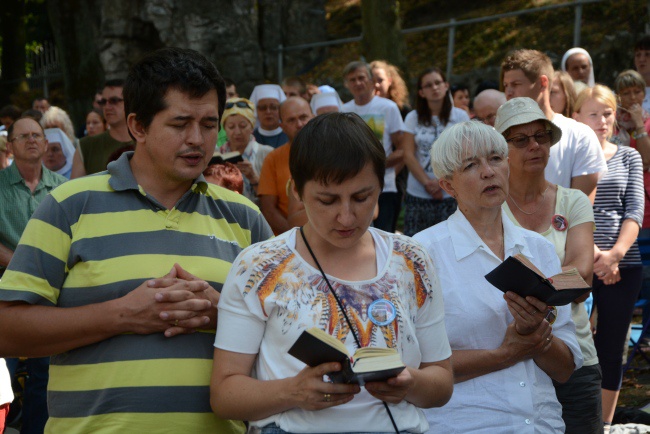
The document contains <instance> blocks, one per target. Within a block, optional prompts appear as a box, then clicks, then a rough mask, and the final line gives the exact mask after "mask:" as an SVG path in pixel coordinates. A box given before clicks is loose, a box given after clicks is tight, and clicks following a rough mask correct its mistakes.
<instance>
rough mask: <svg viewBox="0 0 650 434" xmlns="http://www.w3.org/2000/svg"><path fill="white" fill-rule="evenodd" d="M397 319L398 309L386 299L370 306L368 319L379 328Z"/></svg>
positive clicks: (374, 302) (376, 301) (381, 299)
mask: <svg viewBox="0 0 650 434" xmlns="http://www.w3.org/2000/svg"><path fill="white" fill-rule="evenodd" d="M396 317H397V309H396V308H395V305H394V304H393V303H392V302H391V301H390V300H386V299H384V298H380V299H379V300H375V301H373V302H372V303H370V306H368V318H370V321H372V322H373V324H375V325H378V326H385V325H388V324H390V323H392V322H393V321H395V318H396Z"/></svg>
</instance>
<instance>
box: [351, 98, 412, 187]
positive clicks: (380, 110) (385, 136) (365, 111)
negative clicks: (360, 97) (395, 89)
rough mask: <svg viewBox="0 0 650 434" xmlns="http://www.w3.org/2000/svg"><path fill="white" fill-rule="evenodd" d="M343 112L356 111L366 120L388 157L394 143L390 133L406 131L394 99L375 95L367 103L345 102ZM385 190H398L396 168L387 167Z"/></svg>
mask: <svg viewBox="0 0 650 434" xmlns="http://www.w3.org/2000/svg"><path fill="white" fill-rule="evenodd" d="M341 111H342V112H352V113H356V114H358V115H359V116H361V118H362V119H363V120H364V121H366V124H368V126H369V127H370V129H371V130H372V131H373V132H374V133H375V135H376V136H377V138H379V139H380V140H381V141H382V145H384V150H385V151H386V157H388V156H389V155H390V154H391V153H392V152H393V143H392V142H391V140H390V135H391V134H393V133H396V132H398V131H404V122H403V121H402V115H401V114H400V112H399V108H398V107H397V104H395V103H394V102H393V101H391V100H389V99H387V98H382V97H380V96H374V97H373V98H372V99H371V100H370V102H369V103H368V104H366V105H357V104H356V103H355V102H354V100H352V101H348V102H346V103H345V104H343V108H342V109H341ZM383 191H384V192H396V191H397V186H396V185H395V168H394V167H387V168H386V173H385V175H384V190H383Z"/></svg>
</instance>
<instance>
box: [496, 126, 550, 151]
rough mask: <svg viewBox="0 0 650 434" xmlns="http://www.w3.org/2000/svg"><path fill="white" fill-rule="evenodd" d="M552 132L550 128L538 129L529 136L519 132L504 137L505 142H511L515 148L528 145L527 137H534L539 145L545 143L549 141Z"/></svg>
mask: <svg viewBox="0 0 650 434" xmlns="http://www.w3.org/2000/svg"><path fill="white" fill-rule="evenodd" d="M552 134H553V132H552V131H551V130H547V131H538V132H536V133H535V134H532V135H530V136H526V135H524V134H521V135H519V136H515V137H510V138H509V139H506V142H508V143H511V144H512V146H514V147H515V148H525V147H526V146H528V140H529V139H535V141H536V142H537V143H538V144H539V145H545V144H547V143H550V141H551V135H552Z"/></svg>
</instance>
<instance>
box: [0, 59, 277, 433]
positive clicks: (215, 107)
mask: <svg viewBox="0 0 650 434" xmlns="http://www.w3.org/2000/svg"><path fill="white" fill-rule="evenodd" d="M124 99H125V108H126V113H127V124H128V127H129V131H130V133H131V135H132V136H133V138H134V140H135V142H136V144H137V146H136V150H135V152H134V153H133V152H129V153H126V154H124V155H122V156H121V157H120V159H119V160H117V161H115V162H113V163H111V164H110V165H109V166H108V170H107V171H106V172H101V173H99V174H97V175H93V176H89V177H84V178H80V179H77V180H73V181H71V182H68V183H66V184H64V185H63V186H61V187H60V188H57V189H56V190H54V191H53V192H52V194H51V195H50V196H48V197H47V198H45V199H44V200H43V202H42V204H41V206H40V207H39V208H38V209H37V210H36V212H35V213H34V215H33V217H32V219H31V220H30V221H29V223H28V225H27V228H26V230H25V233H24V235H23V238H22V239H21V242H20V244H19V245H18V247H17V249H16V252H15V254H14V256H13V259H12V261H11V263H10V264H9V267H8V269H7V272H6V273H5V275H4V277H3V280H2V281H1V282H0V357H1V356H29V357H42V356H47V355H52V358H51V367H50V384H49V387H48V405H49V411H50V419H49V421H48V423H47V426H46V432H51V433H59V432H66V433H76V432H93V433H124V432H152V433H154V432H155V433H163V432H170V433H171V432H173V433H178V432H220V433H223V432H227V433H239V432H244V426H243V424H242V423H241V422H236V421H225V420H220V419H218V418H216V416H215V415H214V414H213V413H212V411H211V409H210V396H209V383H210V374H211V366H212V353H213V348H212V344H213V341H214V331H215V327H216V314H217V311H216V303H217V300H218V298H219V291H220V290H221V286H222V284H223V282H224V280H225V278H226V275H227V274H228V272H229V269H230V265H231V263H232V261H233V260H234V259H235V257H236V256H237V255H238V254H239V252H240V251H242V250H243V249H244V248H246V247H247V246H249V245H251V244H253V243H256V242H258V241H261V240H265V239H268V238H269V237H271V236H272V233H271V230H270V228H269V226H268V224H267V223H266V221H265V220H264V219H263V217H262V216H261V214H260V213H259V210H258V209H257V208H256V207H255V206H254V205H253V204H252V203H251V202H249V201H248V200H247V199H246V198H244V197H243V196H241V195H238V194H236V193H233V192H230V191H227V190H225V189H223V188H220V187H217V186H214V185H211V184H208V183H207V182H206V181H205V179H204V178H203V176H202V175H201V173H202V171H203V170H204V169H205V167H206V165H207V163H208V161H209V160H210V158H211V157H212V153H213V150H214V147H215V144H216V140H217V133H218V130H219V118H220V116H221V114H222V113H223V109H224V104H225V100H226V98H225V86H224V82H223V79H222V78H221V76H220V75H219V73H218V71H217V69H216V68H215V67H214V65H212V64H211V63H210V62H209V61H208V60H207V59H206V58H205V57H203V56H202V55H200V54H198V53H197V52H195V51H192V50H183V49H173V48H165V49H161V50H158V51H156V52H154V53H152V54H150V55H148V56H147V57H145V58H144V59H142V60H141V61H140V62H138V63H137V64H136V65H135V66H134V67H133V68H132V69H131V72H130V73H129V76H128V78H127V80H126V83H125V86H124ZM195 276H196V277H195Z"/></svg>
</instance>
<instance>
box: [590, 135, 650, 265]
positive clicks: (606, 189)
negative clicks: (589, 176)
mask: <svg viewBox="0 0 650 434" xmlns="http://www.w3.org/2000/svg"><path fill="white" fill-rule="evenodd" d="M644 206H645V196H644V190H643V163H642V161H641V155H639V153H638V152H637V150H636V149H632V148H629V147H627V146H618V149H617V151H616V153H615V154H614V155H613V156H612V158H610V159H609V161H607V173H606V174H605V176H603V178H602V179H601V180H600V181H599V182H598V187H597V190H596V200H595V201H594V217H595V220H596V231H595V232H594V242H595V243H596V245H597V246H598V248H599V249H600V250H610V249H611V248H612V247H613V246H614V244H616V240H617V239H618V235H619V232H620V231H621V226H622V224H623V221H624V220H625V219H632V220H634V221H635V222H637V223H638V224H639V227H641V223H642V222H643V209H644ZM631 265H641V254H640V253H639V245H638V243H637V242H636V241H634V244H632V247H630V249H629V250H628V251H627V254H626V255H625V257H624V258H623V259H622V260H621V262H620V264H619V267H625V266H631Z"/></svg>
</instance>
